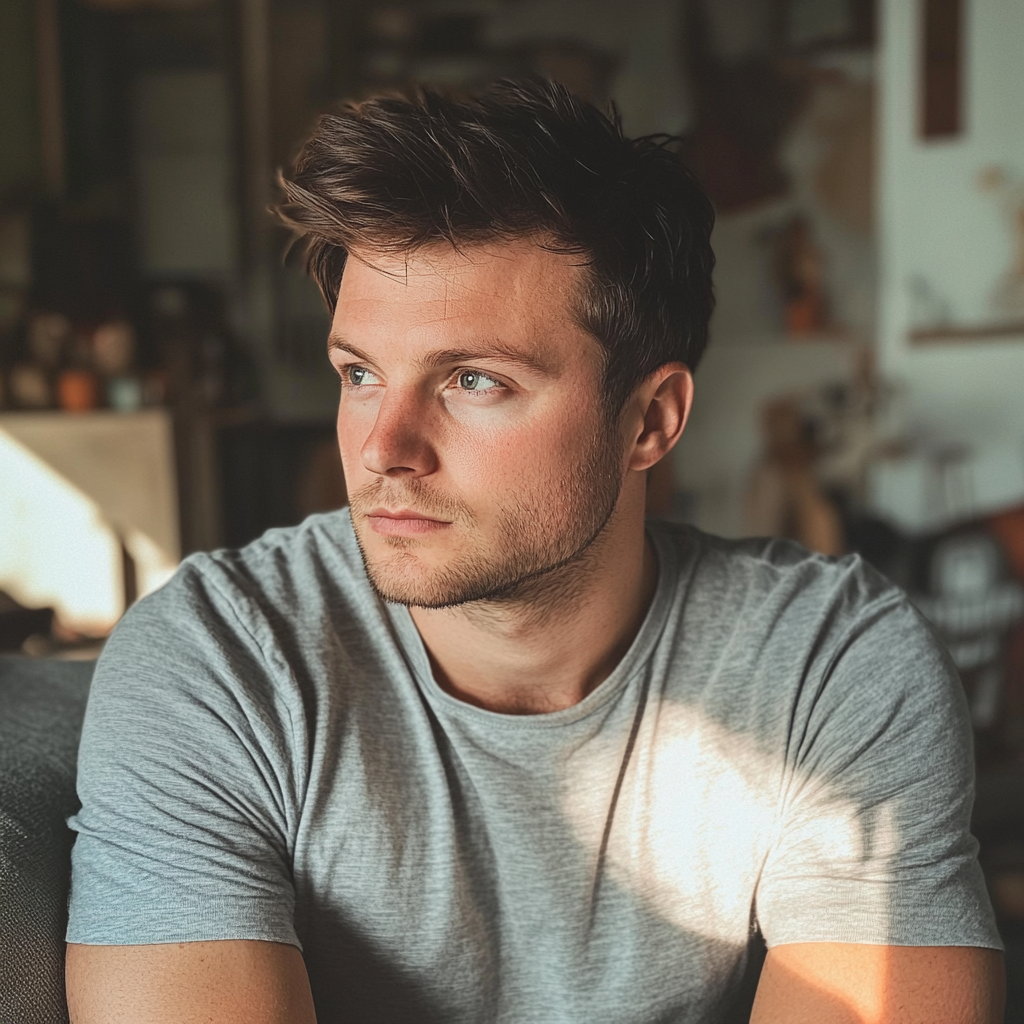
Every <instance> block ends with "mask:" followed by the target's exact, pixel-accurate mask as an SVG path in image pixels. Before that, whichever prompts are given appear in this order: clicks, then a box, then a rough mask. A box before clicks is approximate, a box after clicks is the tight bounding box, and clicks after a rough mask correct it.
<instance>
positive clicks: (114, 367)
mask: <svg viewBox="0 0 1024 1024" xmlns="http://www.w3.org/2000/svg"><path fill="white" fill-rule="evenodd" d="M92 356H93V362H94V363H95V366H96V369H97V370H99V372H100V373H102V374H103V375H104V376H106V377H121V376H124V374H126V373H128V372H129V370H131V368H132V364H133V363H134V362H135V328H134V327H132V325H131V324H130V323H128V321H127V320H111V321H109V322H107V323H103V324H100V325H99V327H97V328H96V330H95V331H94V332H93V336H92Z"/></svg>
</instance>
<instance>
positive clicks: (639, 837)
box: [563, 705, 896, 945]
mask: <svg viewBox="0 0 1024 1024" xmlns="http://www.w3.org/2000/svg"><path fill="white" fill-rule="evenodd" d="M641 733H642V735H641V736H640V737H639V738H638V742H637V746H636V750H637V751H641V752H642V754H641V755H640V756H638V757H635V758H633V759H632V761H631V763H630V766H629V768H628V771H627V774H626V777H625V780H624V784H623V787H622V791H621V793H620V797H619V802H618V806H617V808H616V810H615V827H614V828H613V829H612V832H611V835H610V837H609V843H608V849H607V860H606V864H607V868H608V871H609V873H610V875H611V877H612V878H613V879H614V880H615V881H616V882H617V883H618V884H619V885H621V886H622V888H623V889H625V890H626V891H627V892H631V893H633V894H635V895H636V896H637V897H638V898H640V899H642V900H643V902H644V904H645V905H647V906H648V907H649V909H651V910H652V911H654V912H655V913H657V914H659V915H660V916H662V917H663V918H665V919H667V920H668V921H669V922H670V923H672V924H673V925H675V926H676V927H678V928H679V929H681V930H682V931H684V932H690V933H694V934H697V935H703V936H706V937H708V938H712V939H717V940H721V941H726V942H731V943H735V944H740V945H745V944H746V942H747V939H748V935H747V929H748V923H749V913H750V898H751V893H752V892H753V891H754V890H755V888H756V886H757V882H758V879H759V877H760V875H761V872H762V871H763V870H767V871H769V872H771V871H774V870H775V869H776V868H775V866H776V865H779V864H786V863H788V862H789V861H790V860H791V859H793V860H795V861H797V862H798V863H799V865H800V866H801V867H800V870H803V871H805V872H806V871H807V870H810V871H811V872H812V873H813V872H814V871H815V870H820V872H821V874H822V876H823V877H827V878H831V879H835V880H836V881H837V882H838V883H839V884H842V881H843V880H844V878H847V877H848V878H850V879H854V878H856V879H865V878H868V879H872V880H876V881H879V882H887V881H889V874H890V872H889V868H888V865H889V864H890V863H891V858H892V854H893V852H894V849H895V842H896V835H895V825H894V817H893V813H892V810H893V809H892V808H891V807H889V806H887V805H886V806H882V807H880V808H878V809H876V812H875V814H874V816H873V818H872V820H865V817H864V815H863V814H862V813H861V812H859V810H858V808H857V807H856V806H855V805H854V804H853V803H852V802H851V801H850V800H848V799H843V798H839V797H837V796H836V795H835V794H833V793H830V792H829V791H828V788H827V786H825V785H824V784H822V783H820V782H819V781H817V780H815V779H814V778H813V777H805V778H794V779H792V780H790V782H789V785H788V786H787V787H786V793H785V794H780V793H777V792H768V791H767V788H766V786H765V780H766V779H771V778H773V777H775V776H777V774H778V770H777V768H776V767H775V765H776V761H775V760H774V759H769V758H768V757H767V755H765V754H763V753H761V752H760V751H759V750H758V749H757V745H756V743H755V741H754V740H753V739H752V738H751V737H748V736H743V735H738V734H736V733H734V732H731V731H730V730H728V729H726V728H724V727H722V726H720V725H718V724H716V723H714V722H709V721H707V720H706V719H705V718H703V716H702V715H701V714H700V713H699V712H698V711H696V710H695V709H692V708H687V707H685V706H682V705H664V706H662V707H661V708H660V710H659V711H658V713H657V715H656V716H655V718H654V719H653V720H646V719H645V721H644V723H643V724H642V726H641ZM644 734H646V735H644ZM606 757H607V758H609V759H614V760H620V759H621V757H622V750H621V747H616V748H615V749H611V748H609V749H608V750H607V751H605V752H603V753H602V752H600V751H595V752H593V753H591V754H590V755H589V758H590V760H591V766H590V767H589V768H588V767H587V765H586V763H583V764H581V765H580V766H579V768H578V769H574V773H573V780H574V781H573V784H572V785H571V786H570V787H567V789H566V792H565V795H564V798H563V806H564V810H565V814H566V817H567V819H568V820H569V821H570V822H571V823H572V825H573V827H574V830H575V832H576V834H577V835H578V837H579V839H580V841H581V842H582V843H583V844H584V846H585V847H587V848H589V849H591V850H594V851H596V850H597V849H598V848H599V846H600V843H601V838H602V833H603V830H604V826H605V821H606V818H607V813H608V797H607V793H605V792H598V791H596V790H588V789H587V788H586V786H585V785H583V786H581V785H580V784H579V783H578V781H577V780H579V779H581V778H582V779H586V778H593V779H600V778H602V777H603V778H607V777H608V774H609V773H608V771H607V766H606V765H603V761H604V759H605V758H606ZM784 807H785V808H786V809H785V810H784V809H783V808H784ZM780 811H781V813H782V814H783V815H785V816H786V817H785V818H784V819H780ZM781 820H786V821H787V822H788V827H787V828H786V829H785V834H783V832H782V830H781V829H780V822H781ZM783 844H785V846H783ZM766 853H767V857H768V864H767V867H765V863H764V858H765V854H766ZM788 884H789V885H790V886H792V888H793V889H794V890H798V889H799V884H800V882H799V879H791V880H789V883H788ZM888 900H889V894H888V890H887V887H886V886H885V885H884V884H883V885H877V886H871V885H863V884H861V885H860V886H859V888H858V898H857V902H858V907H857V911H858V913H862V914H863V915H864V916H865V919H866V920H873V921H877V922H885V921H887V919H888V906H889V904H888ZM883 930H884V924H883Z"/></svg>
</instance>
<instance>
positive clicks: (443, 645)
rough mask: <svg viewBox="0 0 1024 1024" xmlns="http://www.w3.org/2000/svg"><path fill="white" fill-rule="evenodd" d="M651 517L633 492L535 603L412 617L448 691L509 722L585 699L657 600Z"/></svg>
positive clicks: (536, 590)
mask: <svg viewBox="0 0 1024 1024" xmlns="http://www.w3.org/2000/svg"><path fill="white" fill-rule="evenodd" d="M640 482H641V484H642V480H641V481H640ZM643 515H644V493H643V489H642V486H641V487H632V488H630V487H626V488H624V489H623V492H622V493H621V494H620V497H619V502H618V504H617V506H616V509H615V512H614V514H613V515H612V517H611V519H609V521H608V524H607V525H606V527H605V529H604V530H603V531H602V533H601V535H600V536H599V537H598V538H597V539H596V540H595V541H594V543H593V544H591V545H590V547H589V548H587V550H586V551H585V552H584V553H583V554H582V555H581V557H580V558H579V559H578V560H576V561H574V562H572V563H571V564H570V565H567V566H563V567H562V568H561V569H559V570H558V571H557V572H555V573H552V574H551V577H550V578H546V577H542V578H540V579H538V580H537V581H535V584H534V585H533V586H531V588H530V593H529V594H525V595H522V596H521V597H517V598H516V599H513V600H505V601H477V602H472V603H470V604H467V605H460V606H459V607H456V608H442V609H425V608H411V609H410V613H411V614H412V618H413V622H415V624H416V628H417V629H418V630H419V633H420V636H421V637H422V638H423V642H424V644H425V646H426V648H427V653H428V654H429V656H430V661H431V665H432V667H433V670H434V675H435V678H436V679H437V681H438V683H439V684H440V686H441V687H442V688H443V689H444V690H446V691H447V692H448V693H450V694H451V695H452V696H454V697H457V698H458V699H459V700H463V701H465V702H466V703H468V704H474V705H476V706H477V707H481V708H485V709H487V710H489V711H499V712H503V713H505V714H542V713H545V712H550V711H558V710H561V709H563V708H567V707H572V705H574V704H577V703H579V702H580V701H581V700H583V698H584V697H586V695H587V694H588V693H590V692H591V691H592V690H594V689H595V688H596V687H597V686H598V685H600V684H601V683H602V682H603V681H604V680H605V679H606V678H607V677H608V676H609V675H610V674H611V673H612V671H613V670H614V669H615V666H616V665H617V664H618V663H619V661H621V660H622V657H623V655H624V654H625V653H626V651H627V649H628V648H629V645H630V644H631V643H632V641H633V638H634V637H635V636H636V634H637V632H638V631H639V629H640V626H641V624H642V622H643V620H644V616H645V615H646V613H647V608H648V607H649V605H650V603H651V599H652V598H653V596H654V589H655V585H656V583H657V565H656V560H655V557H654V553H653V551H651V549H650V547H649V545H648V543H647V540H646V538H645V536H644V529H643Z"/></svg>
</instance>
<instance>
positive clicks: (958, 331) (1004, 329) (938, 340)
mask: <svg viewBox="0 0 1024 1024" xmlns="http://www.w3.org/2000/svg"><path fill="white" fill-rule="evenodd" d="M907 337H908V338H909V339H910V344H911V345H955V344H957V343H959V342H964V341H1024V320H1022V321H1020V322H1019V323H1009V324H973V325H958V326H955V327H927V328H918V329H916V330H913V331H910V332H908V334H907Z"/></svg>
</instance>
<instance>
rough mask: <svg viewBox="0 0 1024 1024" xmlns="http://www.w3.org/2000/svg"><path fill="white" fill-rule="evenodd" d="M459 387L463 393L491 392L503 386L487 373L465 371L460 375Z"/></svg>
mask: <svg viewBox="0 0 1024 1024" xmlns="http://www.w3.org/2000/svg"><path fill="white" fill-rule="evenodd" d="M459 387H460V388H462V390H463V391H491V390H493V389H494V388H500V387H501V385H500V384H499V383H498V382H497V381H496V380H494V378H493V377H488V376H487V375H486V374H485V373H478V372H477V371H476V370H463V371H462V373H460V374H459Z"/></svg>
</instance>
